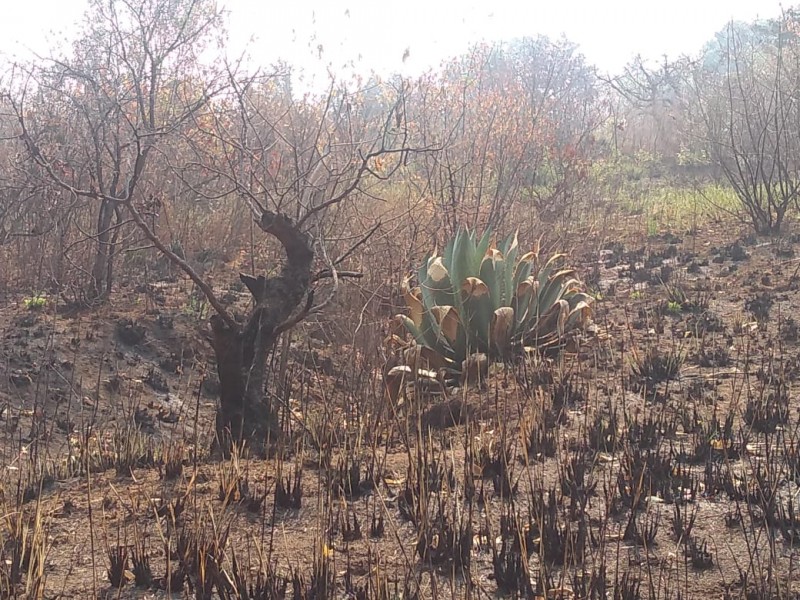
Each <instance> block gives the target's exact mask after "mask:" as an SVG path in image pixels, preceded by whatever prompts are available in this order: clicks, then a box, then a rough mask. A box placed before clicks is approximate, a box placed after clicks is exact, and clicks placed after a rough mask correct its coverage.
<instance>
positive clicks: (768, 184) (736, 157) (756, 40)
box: [694, 12, 800, 234]
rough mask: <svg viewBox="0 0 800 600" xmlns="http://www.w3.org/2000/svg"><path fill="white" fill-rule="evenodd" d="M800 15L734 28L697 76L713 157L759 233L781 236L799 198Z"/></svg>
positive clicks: (712, 49)
mask: <svg viewBox="0 0 800 600" xmlns="http://www.w3.org/2000/svg"><path fill="white" fill-rule="evenodd" d="M797 25H798V22H797V17H796V16H795V15H794V14H793V13H791V12H787V13H785V14H784V15H783V17H782V18H780V19H778V20H774V21H769V22H766V23H762V24H760V25H759V26H753V27H750V26H744V25H741V24H739V25H737V24H734V23H731V24H730V25H729V27H728V28H727V30H726V31H725V34H724V35H720V36H718V39H717V43H716V44H715V45H712V46H710V47H709V48H708V49H707V52H706V56H705V57H704V61H703V63H702V64H701V66H700V67H699V68H698V69H697V70H696V72H695V76H694V90H695V93H696V96H697V99H698V107H699V114H700V119H701V120H700V124H701V125H702V127H703V130H704V133H705V139H706V142H707V144H708V148H709V152H710V154H711V156H712V157H713V159H714V160H715V161H716V162H717V163H718V164H719V165H720V167H721V169H722V171H723V173H724V174H725V178H726V179H727V181H728V182H729V183H730V185H731V186H732V187H733V189H734V190H735V191H736V194H737V196H738V198H739V200H740V201H741V203H742V207H743V209H744V214H745V215H746V218H747V219H748V220H749V221H750V223H752V225H753V228H754V229H755V231H756V232H758V233H763V234H770V233H777V232H778V231H780V229H781V226H782V225H783V222H784V219H785V216H786V213H787V211H788V210H789V209H790V208H791V207H792V206H794V205H796V203H797V200H798V194H799V193H800V137H798V135H797V128H798V125H799V124H800V38H798V35H797V32H798V27H797Z"/></svg>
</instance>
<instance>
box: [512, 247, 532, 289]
mask: <svg viewBox="0 0 800 600" xmlns="http://www.w3.org/2000/svg"><path fill="white" fill-rule="evenodd" d="M535 259H536V257H535V255H534V254H533V252H528V253H527V254H525V255H523V256H522V257H521V258H520V259H519V260H518V261H517V265H516V267H515V269H514V289H515V290H516V289H517V288H519V286H520V284H521V283H522V282H523V281H525V280H526V279H527V278H528V277H530V276H531V273H532V272H533V265H534V261H535Z"/></svg>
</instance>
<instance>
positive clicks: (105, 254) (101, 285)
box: [89, 200, 114, 301]
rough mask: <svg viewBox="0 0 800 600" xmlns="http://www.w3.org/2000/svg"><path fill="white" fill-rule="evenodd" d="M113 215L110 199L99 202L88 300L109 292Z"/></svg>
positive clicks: (105, 296) (101, 296)
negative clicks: (95, 249)
mask: <svg viewBox="0 0 800 600" xmlns="http://www.w3.org/2000/svg"><path fill="white" fill-rule="evenodd" d="M113 216H114V206H113V204H112V203H111V201H110V200H102V201H101V202H100V211H99V213H98V215H97V251H96V253H95V255H94V265H93V266H92V281H91V286H90V289H89V296H90V298H89V300H92V301H93V300H105V299H106V298H107V297H108V294H109V293H110V292H111V290H110V288H109V286H108V285H107V276H108V272H109V270H110V268H109V262H110V260H111V258H110V257H111V248H110V244H109V242H110V240H111V219H112V217H113Z"/></svg>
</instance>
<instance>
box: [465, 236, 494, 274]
mask: <svg viewBox="0 0 800 600" xmlns="http://www.w3.org/2000/svg"><path fill="white" fill-rule="evenodd" d="M493 239H494V232H493V230H492V229H491V228H488V229H486V231H484V232H483V236H482V237H481V239H480V241H479V242H478V245H477V247H476V248H475V256H474V258H473V260H474V261H475V262H473V263H472V265H471V267H472V271H474V272H476V273H477V272H478V271H480V268H481V261H482V260H483V257H484V256H486V253H487V252H488V251H489V247H490V245H491V243H492V240H493Z"/></svg>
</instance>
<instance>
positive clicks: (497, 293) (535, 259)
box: [397, 229, 591, 376]
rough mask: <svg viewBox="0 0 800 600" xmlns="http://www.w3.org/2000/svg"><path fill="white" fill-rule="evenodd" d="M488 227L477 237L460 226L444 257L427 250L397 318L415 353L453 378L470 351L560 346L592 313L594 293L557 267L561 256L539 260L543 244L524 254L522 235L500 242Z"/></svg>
mask: <svg viewBox="0 0 800 600" xmlns="http://www.w3.org/2000/svg"><path fill="white" fill-rule="evenodd" d="M492 239H493V234H492V232H491V230H487V231H486V232H485V233H484V234H483V236H482V237H480V239H478V237H477V235H476V234H475V232H474V231H470V230H466V229H461V230H459V231H458V233H457V234H456V235H455V237H454V238H453V239H452V240H450V242H449V243H448V244H447V246H446V247H445V249H444V252H443V253H442V254H441V255H436V254H435V253H434V254H433V255H431V256H428V257H427V258H426V259H425V260H424V261H423V263H422V266H421V267H420V268H419V270H418V271H417V273H416V279H417V285H416V286H415V287H411V279H412V276H409V277H407V278H406V279H404V281H403V294H404V296H405V300H406V304H407V305H408V308H409V314H408V315H398V317H397V318H398V319H399V320H400V321H401V322H402V323H403V324H404V325H405V328H406V329H407V330H408V332H409V333H411V335H412V337H413V339H414V342H415V346H416V347H415V348H414V349H415V351H416V352H417V356H418V357H419V356H420V354H422V355H423V356H424V358H426V360H427V362H428V364H429V366H431V367H432V368H437V369H439V368H444V369H445V371H446V372H447V373H448V374H449V375H450V376H457V375H459V374H462V371H463V370H465V369H467V367H468V365H469V364H470V357H474V356H476V355H485V356H486V357H487V359H488V361H489V362H491V361H496V360H502V359H505V358H508V357H510V356H512V355H514V354H515V353H518V352H521V351H523V350H524V349H525V348H527V347H539V348H540V347H543V346H549V345H554V344H559V343H560V342H561V341H562V340H563V338H564V334H565V333H566V332H567V331H569V330H570V329H572V328H574V327H577V326H582V325H583V324H585V322H586V321H587V319H588V318H589V316H590V312H591V310H590V302H591V297H590V296H589V295H587V294H586V293H584V292H583V291H582V288H581V284H580V283H579V282H578V280H577V279H576V278H575V271H574V270H572V269H562V268H559V267H558V265H559V263H560V262H561V259H562V257H563V255H559V254H557V255H555V256H552V257H551V258H550V259H549V260H547V261H546V262H544V263H542V262H541V261H540V257H539V249H538V245H537V247H536V248H534V250H533V251H531V252H527V253H525V254H522V255H520V247H519V242H518V239H517V234H516V233H514V234H512V235H509V236H508V237H506V238H505V239H504V240H503V241H502V242H500V243H499V244H497V246H496V247H495V246H494V245H493V244H492Z"/></svg>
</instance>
